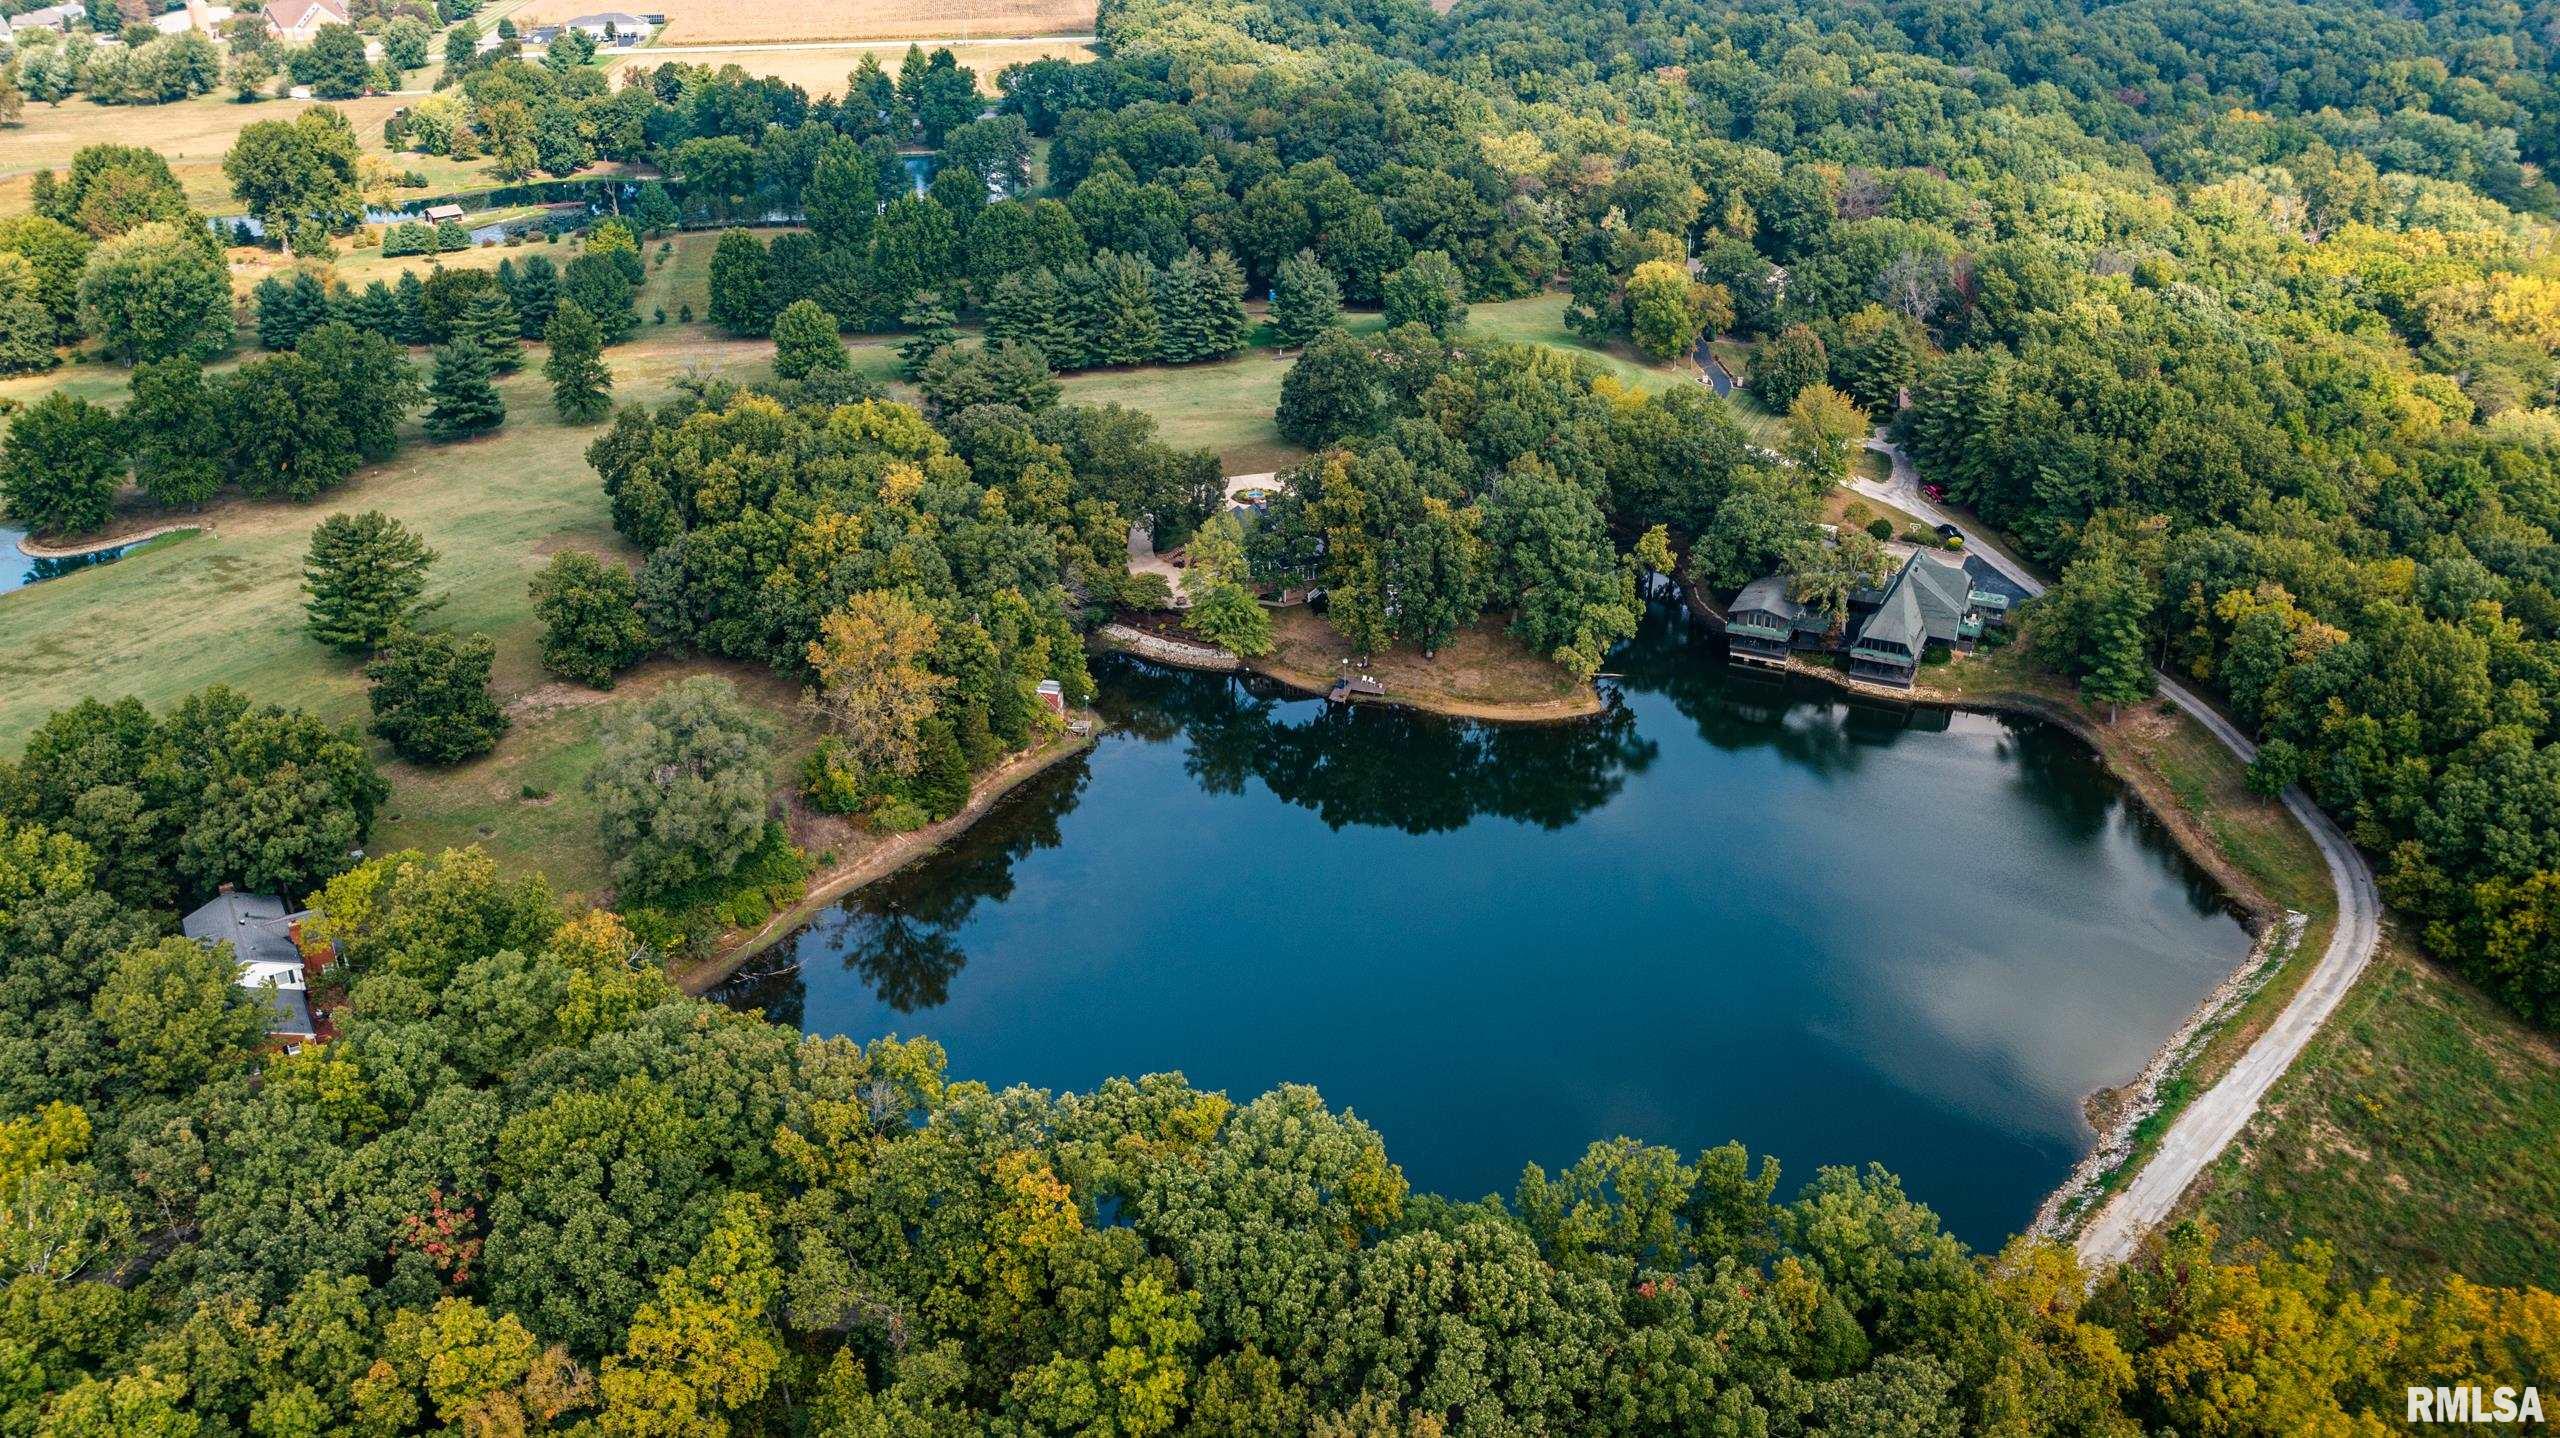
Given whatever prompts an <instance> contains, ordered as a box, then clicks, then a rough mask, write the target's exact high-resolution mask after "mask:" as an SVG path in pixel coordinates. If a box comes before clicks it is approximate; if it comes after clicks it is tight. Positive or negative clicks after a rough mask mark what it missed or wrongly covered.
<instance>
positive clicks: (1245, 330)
mask: <svg viewBox="0 0 2560 1438" xmlns="http://www.w3.org/2000/svg"><path fill="white" fill-rule="evenodd" d="M1199 284H1200V289H1199V306H1200V317H1199V333H1200V358H1202V359H1225V358H1226V357H1227V356H1229V355H1231V354H1235V353H1237V352H1238V351H1240V350H1242V349H1243V348H1244V346H1245V341H1246V340H1247V339H1249V338H1250V337H1251V336H1252V334H1253V320H1252V318H1251V317H1250V316H1248V315H1247V314H1246V313H1245V312H1244V266H1242V265H1239V264H1237V263H1236V257H1235V256H1233V255H1231V254H1228V253H1227V252H1226V251H1225V250H1213V251H1211V252H1210V253H1209V255H1208V256H1207V257H1206V258H1205V259H1203V260H1202V261H1201V262H1200V281H1199Z"/></svg>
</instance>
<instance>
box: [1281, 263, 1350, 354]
mask: <svg viewBox="0 0 2560 1438" xmlns="http://www.w3.org/2000/svg"><path fill="white" fill-rule="evenodd" d="M1341 323H1342V286H1341V285H1340V284H1339V283H1338V282H1336V281H1335V279H1334V278H1333V271H1331V270H1329V269H1326V268H1325V267H1324V261H1322V260H1319V259H1317V258H1316V255H1315V251H1313V250H1300V251H1298V252H1297V253H1296V254H1294V255H1291V256H1290V257H1289V258H1287V259H1285V260H1282V261H1281V262H1280V271H1279V274H1278V275H1277V276H1276V277H1275V280H1274V283H1273V284H1272V286H1271V331H1272V335H1273V337H1274V338H1276V339H1278V340H1279V341H1280V344H1281V346H1282V347H1283V348H1285V349H1297V348H1299V347H1301V346H1303V345H1305V344H1306V343H1307V342H1308V341H1309V340H1312V339H1314V338H1315V337H1316V336H1317V335H1320V334H1323V333H1324V332H1325V331H1326V330H1329V329H1332V328H1334V327H1335V326H1337V325H1339V324H1341Z"/></svg>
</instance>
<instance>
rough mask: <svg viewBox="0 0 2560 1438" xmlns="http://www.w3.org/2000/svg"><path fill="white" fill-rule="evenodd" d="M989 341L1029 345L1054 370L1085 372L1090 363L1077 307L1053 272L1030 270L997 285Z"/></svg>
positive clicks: (991, 302)
mask: <svg viewBox="0 0 2560 1438" xmlns="http://www.w3.org/2000/svg"><path fill="white" fill-rule="evenodd" d="M1078 272H1079V273H1082V270H1081V268H1080V269H1079V271H1078ZM987 338H988V340H989V341H991V342H993V341H1001V340H1013V341H1015V342H1016V343H1019V344H1025V345H1029V346H1030V347H1031V348H1033V349H1036V350H1038V351H1040V354H1041V357H1042V358H1044V359H1046V360H1047V361H1048V362H1049V368H1051V369H1053V370H1059V371H1065V370H1073V369H1082V368H1084V367H1085V365H1086V363H1087V360H1086V359H1085V350H1084V334H1083V330H1082V328H1081V327H1080V326H1079V324H1078V321H1077V318H1076V312H1075V307H1074V306H1073V305H1071V304H1069V303H1068V301H1067V287H1066V285H1065V283H1064V282H1062V281H1061V280H1060V279H1059V278H1058V276H1057V275H1056V274H1055V273H1054V272H1052V271H1050V270H1046V269H1038V270H1029V271H1025V272H1023V273H1020V274H1013V275H1007V276H1006V277H1005V278H1003V279H1002V280H999V281H997V282H996V287H995V292H994V293H993V294H991V295H990V296H989V297H988V312H987Z"/></svg>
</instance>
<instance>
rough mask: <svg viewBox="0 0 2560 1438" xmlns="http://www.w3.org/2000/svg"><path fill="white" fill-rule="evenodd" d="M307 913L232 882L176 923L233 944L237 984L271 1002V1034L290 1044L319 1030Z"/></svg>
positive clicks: (204, 940)
mask: <svg viewBox="0 0 2560 1438" xmlns="http://www.w3.org/2000/svg"><path fill="white" fill-rule="evenodd" d="M303 917H304V916H303V915H302V914H299V913H294V912H291V911H289V910H287V909H286V908H285V905H284V900H282V899H279V898H277V897H275V896H274V895H272V894H243V893H239V892H236V891H235V890H233V889H232V888H231V887H230V886H229V885H227V884H226V885H224V886H223V888H222V891H221V892H220V893H217V894H215V895H214V896H213V897H212V898H211V899H208V900H206V901H205V902H204V903H203V904H202V905H201V906H199V907H198V908H197V909H196V911H195V912H194V913H191V914H189V915H187V916H186V917H185V918H184V919H181V920H179V922H178V931H179V932H180V933H183V934H185V935H186V936H187V937H188V938H190V939H193V940H195V941H196V942H197V943H199V944H202V945H204V946H205V947H206V948H213V947H215V946H217V945H220V944H229V945H230V946H231V957H232V960H233V961H234V962H235V963H236V964H238V965H239V971H238V974H237V976H236V977H235V978H234V979H233V982H235V983H237V984H239V985H240V987H242V988H244V989H248V990H250V991H251V992H253V993H256V994H258V995H260V996H261V997H262V998H263V999H265V1001H266V1004H267V1011H268V1012H267V1033H268V1035H269V1036H270V1037H272V1038H274V1039H276V1040H278V1041H280V1042H282V1043H283V1044H285V1045H286V1046H287V1047H288V1048H292V1047H296V1046H298V1045H300V1044H303V1043H306V1042H308V1041H310V1040H311V1039H312V1038H314V1037H316V1036H317V1035H318V1033H319V1029H318V1027H317V1026H316V1025H315V1024H314V1022H313V1020H312V1015H311V995H310V987H311V985H310V967H309V965H308V963H307V961H306V960H305V959H304V957H303V953H302V941H301V939H302V934H301V931H302V920H303Z"/></svg>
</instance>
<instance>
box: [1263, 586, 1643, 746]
mask: <svg viewBox="0 0 2560 1438" xmlns="http://www.w3.org/2000/svg"><path fill="white" fill-rule="evenodd" d="M1271 639H1272V650H1271V653H1270V654H1269V655H1267V656H1265V657H1263V658H1261V659H1256V660H1254V661H1252V663H1253V667H1254V668H1255V669H1256V670H1258V671H1260V672H1262V673H1264V674H1268V675H1270V676H1271V677H1272V678H1274V679H1278V680H1280V681H1281V682H1283V683H1286V684H1290V685H1294V686H1296V687H1298V688H1301V689H1309V690H1315V691H1318V692H1321V691H1323V690H1325V689H1327V688H1329V687H1331V686H1332V684H1333V682H1334V681H1335V680H1336V679H1339V678H1341V677H1342V676H1343V675H1345V674H1346V673H1354V672H1357V673H1362V674H1366V675H1368V676H1369V677H1371V678H1374V679H1376V680H1377V681H1378V682H1379V683H1381V684H1384V685H1385V686H1386V689H1387V695H1386V702H1388V703H1391V704H1407V705H1411V706H1412V707H1414V708H1417V709H1429V710H1432V711H1434V712H1436V713H1442V714H1455V715H1459V716H1461V717H1466V718H1476V719H1509V720H1530V719H1571V718H1577V717H1579V716H1581V715H1585V714H1590V713H1594V712H1596V711H1597V710H1598V709H1599V707H1600V701H1599V698H1598V696H1597V695H1596V694H1595V693H1594V692H1593V690H1592V687H1591V686H1590V685H1588V684H1584V683H1580V682H1577V681H1576V680H1575V679H1574V678H1573V676H1572V675H1570V674H1567V673H1565V672H1564V670H1562V669H1560V668H1558V667H1556V665H1555V664H1554V663H1553V662H1551V661H1549V660H1548V659H1546V658H1544V657H1543V656H1540V655H1537V654H1532V653H1530V652H1529V650H1528V649H1526V648H1525V647H1523V646H1522V645H1521V643H1520V641H1518V640H1516V639H1514V638H1512V637H1511V635H1510V634H1509V633H1508V632H1506V631H1505V630H1504V629H1503V628H1502V625H1501V623H1500V622H1499V621H1497V620H1492V619H1488V620H1485V621H1483V622H1480V623H1477V624H1472V625H1469V626H1468V627H1467V628H1465V629H1462V630H1460V631H1459V632H1458V634H1457V636H1456V637H1455V638H1453V639H1451V640H1450V641H1449V642H1448V643H1447V644H1446V645H1444V646H1442V647H1441V649H1440V650H1439V652H1437V653H1435V654H1433V655H1431V656H1430V657H1428V658H1425V657H1424V656H1423V655H1422V654H1421V653H1420V652H1418V651H1413V650H1401V649H1397V650H1388V651H1386V652H1384V653H1380V654H1372V655H1370V656H1369V657H1368V662H1367V663H1366V664H1363V665H1356V666H1355V665H1352V664H1351V663H1350V662H1349V661H1350V660H1351V658H1352V654H1351V646H1350V645H1349V644H1347V643H1345V642H1344V640H1343V638H1342V636H1341V635H1340V634H1337V633H1335V632H1334V629H1333V626H1332V625H1330V624H1327V623H1326V622H1325V621H1324V619H1323V617H1322V616H1321V615H1318V614H1315V613H1314V612H1312V611H1310V610H1308V609H1307V608H1305V607H1304V606H1292V607H1290V608H1286V609H1280V610H1276V611H1274V612H1273V614H1272V616H1271Z"/></svg>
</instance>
